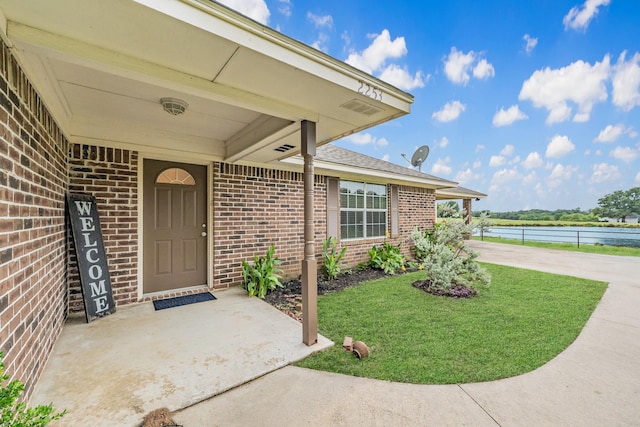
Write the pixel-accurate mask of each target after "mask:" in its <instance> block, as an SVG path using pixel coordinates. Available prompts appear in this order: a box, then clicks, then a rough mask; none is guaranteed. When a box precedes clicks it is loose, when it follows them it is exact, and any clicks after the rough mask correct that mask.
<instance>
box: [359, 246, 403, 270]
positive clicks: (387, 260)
mask: <svg viewBox="0 0 640 427" xmlns="http://www.w3.org/2000/svg"><path fill="white" fill-rule="evenodd" d="M367 252H368V254H369V267H372V268H377V269H380V270H383V271H384V272H385V273H386V274H395V272H396V270H398V269H401V268H402V267H404V255H402V254H401V253H400V244H398V245H397V246H394V245H392V244H390V243H389V242H384V243H383V244H382V246H381V247H377V246H375V245H374V246H373V247H372V248H371V249H370V250H369V251H367Z"/></svg>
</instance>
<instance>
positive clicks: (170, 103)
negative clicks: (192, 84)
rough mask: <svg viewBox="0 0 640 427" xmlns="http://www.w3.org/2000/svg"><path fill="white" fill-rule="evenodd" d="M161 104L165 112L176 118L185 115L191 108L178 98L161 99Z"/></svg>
mask: <svg viewBox="0 0 640 427" xmlns="http://www.w3.org/2000/svg"><path fill="white" fill-rule="evenodd" d="M160 104H161V105H162V108H164V111H166V112H167V113H169V114H171V115H174V116H179V115H180V114H182V113H184V112H185V110H186V109H187V107H188V106H189V104H187V103H186V102H185V101H183V100H182V99H178V98H161V99H160Z"/></svg>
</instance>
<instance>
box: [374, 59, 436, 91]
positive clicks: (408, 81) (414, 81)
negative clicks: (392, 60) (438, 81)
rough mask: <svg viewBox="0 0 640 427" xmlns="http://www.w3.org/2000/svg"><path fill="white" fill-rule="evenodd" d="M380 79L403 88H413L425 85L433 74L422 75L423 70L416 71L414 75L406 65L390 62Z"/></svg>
mask: <svg viewBox="0 0 640 427" xmlns="http://www.w3.org/2000/svg"><path fill="white" fill-rule="evenodd" d="M379 78H380V80H384V81H385V82H387V83H389V84H391V85H393V86H395V87H397V88H399V89H402V90H411V89H415V88H417V87H424V85H425V84H426V82H428V81H429V78H431V75H429V74H427V75H426V76H423V75H422V71H418V72H416V74H415V76H412V75H411V73H409V70H407V68H406V67H400V66H398V65H396V64H390V65H389V66H387V67H386V68H385V69H384V70H382V73H380V76H379Z"/></svg>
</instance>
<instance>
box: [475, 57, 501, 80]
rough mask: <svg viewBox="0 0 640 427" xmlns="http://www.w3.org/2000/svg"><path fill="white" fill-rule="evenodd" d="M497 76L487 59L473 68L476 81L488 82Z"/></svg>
mask: <svg viewBox="0 0 640 427" xmlns="http://www.w3.org/2000/svg"><path fill="white" fill-rule="evenodd" d="M495 75H496V70H495V69H494V68H493V65H491V64H489V63H488V62H487V60H486V59H481V60H480V62H478V63H477V64H476V66H475V67H474V68H473V77H475V78H476V79H480V80H487V79H488V78H489V77H494V76H495Z"/></svg>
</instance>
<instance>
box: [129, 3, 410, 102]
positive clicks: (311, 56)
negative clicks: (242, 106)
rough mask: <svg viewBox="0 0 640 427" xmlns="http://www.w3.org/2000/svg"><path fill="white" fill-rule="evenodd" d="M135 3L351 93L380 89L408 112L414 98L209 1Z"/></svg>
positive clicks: (388, 99) (385, 97)
mask: <svg viewBox="0 0 640 427" xmlns="http://www.w3.org/2000/svg"><path fill="white" fill-rule="evenodd" d="M134 1H135V2H137V3H139V4H141V5H144V6H146V7H148V8H150V9H153V10H156V11H158V12H161V13H164V14H166V15H168V16H171V17H173V18H175V19H178V20H180V21H182V22H186V23H188V24H190V25H193V26H195V27H197V28H200V29H202V30H204V31H207V32H210V33H211V34H215V35H218V36H220V37H223V38H226V39H227V40H230V41H232V42H234V43H237V44H238V45H240V46H243V47H246V48H248V49H251V50H255V51H258V52H260V53H263V54H265V55H268V56H269V57H271V58H274V59H276V60H278V61H281V62H284V63H287V64H290V65H291V66H293V67H296V68H299V69H301V70H304V71H306V72H308V73H311V74H313V75H316V76H318V77H320V78H323V79H325V80H327V81H330V82H332V83H334V84H337V85H340V86H343V87H345V88H348V89H351V90H353V91H354V92H357V90H358V88H359V87H360V82H365V83H368V84H369V85H371V86H373V87H376V88H377V89H379V90H382V92H383V99H384V101H383V103H384V104H387V105H389V106H392V107H394V108H397V109H399V110H402V111H405V112H406V113H409V112H410V106H411V104H412V103H413V99H414V98H413V96H412V95H411V94H409V93H406V92H404V91H402V90H400V89H398V88H396V87H394V86H392V85H390V84H388V83H385V82H383V81H382V80H380V79H378V78H376V77H373V76H371V75H370V74H367V73H365V72H363V71H361V70H358V69H356V68H354V67H352V66H350V65H348V64H346V63H344V62H342V61H340V60H337V59H335V58H333V57H331V56H329V55H327V54H325V53H323V52H320V51H319V50H317V49H314V48H312V47H310V46H308V45H306V44H304V43H300V42H298V41H297V40H294V39H292V38H290V37H287V36H285V35H283V34H281V33H279V32H277V31H275V30H273V29H271V28H269V27H266V26H264V25H262V24H260V23H258V22H256V21H253V20H252V19H250V18H247V17H244V16H242V15H240V14H239V13H237V12H233V11H231V10H230V9H228V8H226V7H225V6H222V5H219V4H216V3H214V2H211V1H208V0H134ZM212 18H216V19H212ZM385 95H386V96H385Z"/></svg>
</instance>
